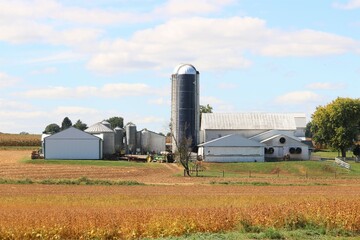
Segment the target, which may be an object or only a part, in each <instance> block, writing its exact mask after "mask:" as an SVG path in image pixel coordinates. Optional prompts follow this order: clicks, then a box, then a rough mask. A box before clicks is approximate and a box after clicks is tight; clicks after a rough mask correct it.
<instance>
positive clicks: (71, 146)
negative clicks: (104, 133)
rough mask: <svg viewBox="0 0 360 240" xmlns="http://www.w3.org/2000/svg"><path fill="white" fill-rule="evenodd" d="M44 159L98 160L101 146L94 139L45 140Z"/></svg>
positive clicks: (98, 141)
mask: <svg viewBox="0 0 360 240" xmlns="http://www.w3.org/2000/svg"><path fill="white" fill-rule="evenodd" d="M44 145H45V153H44V156H45V159H100V158H102V157H101V144H100V140H96V139H45V144H44Z"/></svg>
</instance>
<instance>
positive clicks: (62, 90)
mask: <svg viewBox="0 0 360 240" xmlns="http://www.w3.org/2000/svg"><path fill="white" fill-rule="evenodd" d="M149 93H151V94H152V95H160V96H161V95H163V93H162V92H161V90H158V89H154V88H152V87H150V86H148V85H147V84H143V83H109V84H105V85H103V86H102V87H93V86H79V87H75V88H67V87H60V86H58V87H48V88H38V89H32V90H29V91H26V92H21V93H16V94H15V95H16V96H19V97H21V96H25V97H30V98H44V99H58V98H60V99H61V98H64V97H72V98H86V97H99V98H121V97H128V96H143V95H147V94H149Z"/></svg>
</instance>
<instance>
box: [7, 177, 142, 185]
mask: <svg viewBox="0 0 360 240" xmlns="http://www.w3.org/2000/svg"><path fill="white" fill-rule="evenodd" d="M0 184H44V185H101V186H138V185H145V184H144V183H140V182H137V181H111V180H100V179H90V178H87V177H81V178H78V179H44V180H31V179H28V178H27V179H2V178H0Z"/></svg>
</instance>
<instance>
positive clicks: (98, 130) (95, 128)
mask: <svg viewBox="0 0 360 240" xmlns="http://www.w3.org/2000/svg"><path fill="white" fill-rule="evenodd" d="M85 132H87V133H90V134H92V135H95V136H97V135H98V136H99V137H100V138H103V141H104V143H103V151H104V154H114V153H115V132H114V131H113V130H112V129H110V128H108V127H107V126H105V125H104V124H102V123H101V122H98V123H95V124H94V125H91V126H90V127H89V128H87V129H86V130H85ZM100 135H103V136H100Z"/></svg>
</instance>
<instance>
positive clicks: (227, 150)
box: [198, 134, 265, 162]
mask: <svg viewBox="0 0 360 240" xmlns="http://www.w3.org/2000/svg"><path fill="white" fill-rule="evenodd" d="M264 147H265V145H264V144H262V143H259V142H256V141H254V140H250V139H247V138H245V137H242V136H240V135H238V134H232V135H227V136H224V137H220V138H217V139H214V140H211V141H209V142H206V143H203V144H200V145H199V150H198V154H199V155H201V156H202V158H203V160H204V161H206V162H264Z"/></svg>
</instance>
